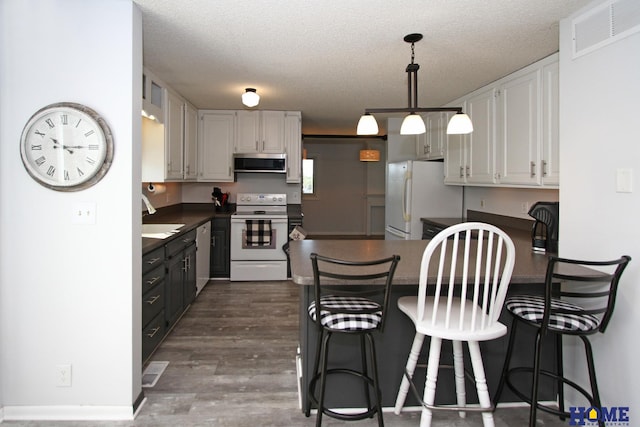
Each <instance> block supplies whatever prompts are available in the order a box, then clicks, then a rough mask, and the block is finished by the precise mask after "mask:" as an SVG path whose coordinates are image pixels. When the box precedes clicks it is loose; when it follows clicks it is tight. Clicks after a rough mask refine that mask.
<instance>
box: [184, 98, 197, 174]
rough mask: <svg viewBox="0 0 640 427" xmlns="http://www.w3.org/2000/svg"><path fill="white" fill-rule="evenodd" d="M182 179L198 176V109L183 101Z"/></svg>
mask: <svg viewBox="0 0 640 427" xmlns="http://www.w3.org/2000/svg"><path fill="white" fill-rule="evenodd" d="M183 108H184V136H183V138H184V175H183V176H184V180H185V181H195V180H196V179H197V178H198V110H197V109H196V107H194V106H193V105H191V104H189V103H188V102H185V103H184V107H183Z"/></svg>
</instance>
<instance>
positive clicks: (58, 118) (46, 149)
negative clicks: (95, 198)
mask: <svg viewBox="0 0 640 427" xmlns="http://www.w3.org/2000/svg"><path fill="white" fill-rule="evenodd" d="M20 154H21V155H22V163H24V167H25V168H26V169H27V172H29V175H31V177H32V178H33V179H35V180H36V181H37V182H38V183H40V184H42V185H43V186H45V187H47V188H50V189H52V190H57V191H78V190H83V189H85V188H88V187H91V186H92V185H94V184H95V183H97V182H98V181H100V180H101V179H102V177H103V176H104V175H105V174H106V173H107V171H108V170H109V167H110V166H111V162H112V161H113V137H112V135H111V130H110V129H109V126H108V125H107V123H106V122H105V120H104V119H103V118H102V117H100V115H99V114H98V113H96V112H95V111H94V110H92V109H91V108H89V107H87V106H84V105H81V104H76V103H72V102H61V103H57V104H51V105H47V106H46V107H44V108H42V109H40V110H39V111H37V112H36V113H35V114H34V115H33V116H31V118H30V119H29V121H28V122H27V124H26V125H25V127H24V130H23V131H22V137H21V138H20Z"/></svg>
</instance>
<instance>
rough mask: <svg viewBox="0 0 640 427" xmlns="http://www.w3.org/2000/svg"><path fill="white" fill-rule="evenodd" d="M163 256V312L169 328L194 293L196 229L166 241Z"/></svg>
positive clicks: (192, 297) (187, 304) (190, 301)
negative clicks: (164, 270)
mask: <svg viewBox="0 0 640 427" xmlns="http://www.w3.org/2000/svg"><path fill="white" fill-rule="evenodd" d="M165 256H166V260H165V263H166V277H165V303H164V305H165V308H164V312H165V320H166V328H167V330H169V329H171V328H172V327H173V325H175V323H176V322H177V321H178V319H179V318H180V316H182V313H184V311H185V309H186V308H187V307H188V306H189V304H191V303H192V302H193V299H194V298H195V295H196V230H193V231H190V232H188V233H186V234H184V235H182V236H180V237H178V238H176V239H173V240H172V241H170V242H169V243H167V244H166V245H165Z"/></svg>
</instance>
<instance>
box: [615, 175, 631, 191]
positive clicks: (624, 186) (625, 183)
mask: <svg viewBox="0 0 640 427" xmlns="http://www.w3.org/2000/svg"><path fill="white" fill-rule="evenodd" d="M616 192H618V193H631V192H633V169H618V170H617V171H616Z"/></svg>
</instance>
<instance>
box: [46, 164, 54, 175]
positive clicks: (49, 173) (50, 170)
mask: <svg viewBox="0 0 640 427" xmlns="http://www.w3.org/2000/svg"><path fill="white" fill-rule="evenodd" d="M55 173H56V168H55V167H53V166H49V169H47V175H49V176H53V175H55Z"/></svg>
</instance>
